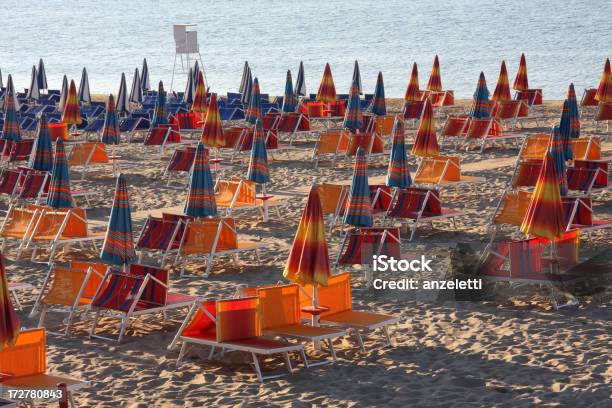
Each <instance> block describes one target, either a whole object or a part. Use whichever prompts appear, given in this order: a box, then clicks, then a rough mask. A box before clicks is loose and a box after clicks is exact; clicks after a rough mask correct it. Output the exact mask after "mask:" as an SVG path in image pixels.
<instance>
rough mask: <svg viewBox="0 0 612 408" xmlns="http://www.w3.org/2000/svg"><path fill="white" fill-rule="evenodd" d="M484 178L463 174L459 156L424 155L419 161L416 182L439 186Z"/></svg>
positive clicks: (467, 182)
mask: <svg viewBox="0 0 612 408" xmlns="http://www.w3.org/2000/svg"><path fill="white" fill-rule="evenodd" d="M483 181H484V178H482V177H475V176H466V175H462V174H461V167H460V162H459V156H435V157H424V158H423V159H422V160H421V162H420V163H419V167H418V168H417V171H416V174H415V176H414V183H415V184H419V185H421V184H422V185H430V186H436V187H438V188H442V187H448V186H456V187H458V186H464V185H467V184H473V183H479V182H483Z"/></svg>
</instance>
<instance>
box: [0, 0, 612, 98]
mask: <svg viewBox="0 0 612 408" xmlns="http://www.w3.org/2000/svg"><path fill="white" fill-rule="evenodd" d="M0 10H1V15H2V29H1V30H0V70H1V71H2V76H3V79H4V80H5V81H6V76H7V74H9V73H11V74H13V77H14V79H15V81H16V84H15V85H16V87H17V88H19V89H21V88H24V87H27V86H28V81H29V75H30V71H31V68H32V65H33V64H35V63H36V62H37V61H38V59H39V58H40V57H42V58H44V60H45V64H46V70H47V76H48V79H49V84H50V86H51V87H52V88H59V86H60V80H61V77H62V75H63V74H67V75H68V77H69V78H74V79H75V82H77V85H78V79H79V77H80V72H81V69H82V68H83V67H87V70H88V73H89V79H90V85H91V89H92V92H93V93H102V92H104V93H107V92H116V91H117V88H118V86H119V79H120V75H121V72H125V73H126V76H127V80H128V86H129V82H130V81H131V77H132V74H133V72H134V68H136V67H140V65H141V62H142V59H143V57H146V58H147V60H148V64H149V70H150V72H151V81H152V83H154V82H157V81H158V80H160V79H161V80H163V81H164V83H165V84H166V87H168V86H169V84H170V78H171V72H172V64H173V60H174V42H173V37H172V25H173V24H174V23H196V24H197V25H198V32H199V42H200V51H201V54H202V58H203V60H204V65H205V68H206V74H207V77H208V80H209V83H210V84H211V85H212V89H213V90H214V91H217V92H225V91H228V90H230V91H235V90H236V89H237V88H238V85H239V83H240V77H241V71H242V66H243V63H244V60H245V59H246V60H248V61H249V63H250V65H251V67H252V70H253V73H254V74H255V75H256V76H258V77H259V80H260V85H261V89H262V92H266V93H270V94H282V92H283V89H284V81H285V73H286V70H287V69H291V70H292V72H293V75H294V79H295V76H296V75H297V67H298V64H299V61H300V60H303V61H304V64H305V70H306V86H307V90H308V92H316V90H317V88H318V84H319V81H320V78H321V74H322V72H323V67H324V64H325V62H327V61H328V62H330V64H331V67H332V71H333V75H334V79H335V82H336V88H337V91H338V92H340V93H347V92H348V88H349V82H350V78H351V73H352V69H353V62H354V60H355V59H357V60H359V63H360V66H361V74H362V78H363V85H364V87H365V90H366V91H367V92H372V91H373V89H374V83H375V80H376V75H377V73H378V71H382V72H383V75H384V78H385V89H386V93H387V96H390V97H398V96H401V95H403V92H404V89H405V87H406V84H407V81H408V76H409V74H410V68H411V66H412V62H413V61H416V62H417V63H418V65H419V74H420V81H421V86H422V87H423V86H424V85H425V83H426V81H427V77H428V75H429V70H430V68H431V64H432V61H433V57H434V55H435V54H436V53H437V54H439V55H440V63H441V71H442V84H443V86H444V88H445V89H454V90H455V93H456V96H457V97H459V98H470V97H471V95H472V93H473V91H474V89H475V86H476V81H477V78H478V74H479V72H480V71H484V73H485V75H486V78H487V80H488V84H489V88H490V90H491V91H492V90H493V88H494V86H495V81H496V80H497V75H498V72H499V64H500V62H501V60H502V59H505V60H506V62H507V64H508V70H509V74H510V80H511V81H512V80H513V78H514V74H515V73H516V69H517V66H518V61H519V56H520V53H521V52H525V53H526V55H527V66H528V73H529V83H530V85H531V87H533V88H543V89H544V96H545V98H548V99H559V98H561V97H562V96H563V95H564V94H565V92H566V89H567V86H568V84H569V83H570V82H574V84H575V85H576V88H577V91H578V93H579V94H581V93H582V89H583V88H585V87H592V86H594V85H595V84H596V83H597V82H598V80H599V74H600V72H601V70H602V67H603V63H604V61H605V58H606V57H609V56H610V55H611V51H612V47H611V44H612V31H611V30H610V13H611V11H610V1H609V0H607V1H606V0H601V1H599V0H575V1H571V2H569V1H552V0H548V1H545V0H539V1H511V0H501V1H498V0H488V1H469V0H452V1H451V0H447V1H437V0H404V1H400V0H396V1H365V0H350V1H348V0H347V1H344V0H343V1H333V0H327V1H304V0H302V1H292V0H283V1H264V0H252V1H203V0H182V1H162V0H158V1H151V0H109V1H104V0H78V1H72V2H67V1H65V0H45V1H23V0H0ZM184 83H185V74H184V73H183V72H181V70H180V66H179V73H178V77H177V79H176V80H175V84H174V88H175V89H178V90H182V89H183V88H184ZM579 96H580V95H579Z"/></svg>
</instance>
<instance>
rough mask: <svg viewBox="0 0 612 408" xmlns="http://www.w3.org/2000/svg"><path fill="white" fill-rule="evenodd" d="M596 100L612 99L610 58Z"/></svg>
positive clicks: (607, 60) (602, 74) (605, 100)
mask: <svg viewBox="0 0 612 408" xmlns="http://www.w3.org/2000/svg"><path fill="white" fill-rule="evenodd" d="M595 100H596V101H598V102H609V101H612V68H611V67H610V58H606V63H605V64H604V69H603V71H602V73H601V79H600V80H599V86H598V87H597V92H596V93H595Z"/></svg>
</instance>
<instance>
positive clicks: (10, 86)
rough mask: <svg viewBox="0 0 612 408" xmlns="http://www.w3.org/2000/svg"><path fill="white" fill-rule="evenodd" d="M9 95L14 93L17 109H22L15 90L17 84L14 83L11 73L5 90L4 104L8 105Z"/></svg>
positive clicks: (17, 110)
mask: <svg viewBox="0 0 612 408" xmlns="http://www.w3.org/2000/svg"><path fill="white" fill-rule="evenodd" d="M8 95H13V102H14V104H15V111H16V112H19V110H20V109H21V104H20V103H19V99H17V92H15V85H14V84H13V76H12V75H11V74H9V75H8V77H7V78H6V89H5V90H4V104H5V105H6V103H7V102H6V101H7V99H8ZM5 109H6V108H5Z"/></svg>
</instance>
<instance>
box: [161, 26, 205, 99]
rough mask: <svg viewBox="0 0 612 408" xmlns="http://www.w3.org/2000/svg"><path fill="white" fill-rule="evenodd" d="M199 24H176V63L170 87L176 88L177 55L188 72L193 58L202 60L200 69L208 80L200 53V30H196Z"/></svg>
mask: <svg viewBox="0 0 612 408" xmlns="http://www.w3.org/2000/svg"><path fill="white" fill-rule="evenodd" d="M196 28H197V24H174V26H173V32H174V45H175V52H174V64H173V65H172V80H171V81H170V89H171V90H172V89H174V88H173V86H174V73H175V71H176V62H177V61H176V60H177V57H180V59H181V69H182V70H183V72H187V71H188V70H189V67H191V61H192V60H196V61H197V60H199V61H200V70H201V71H202V74H203V75H204V82H206V83H208V81H207V80H206V73H205V71H204V63H203V62H202V54H200V45H199V44H198V32H197V31H196Z"/></svg>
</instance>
